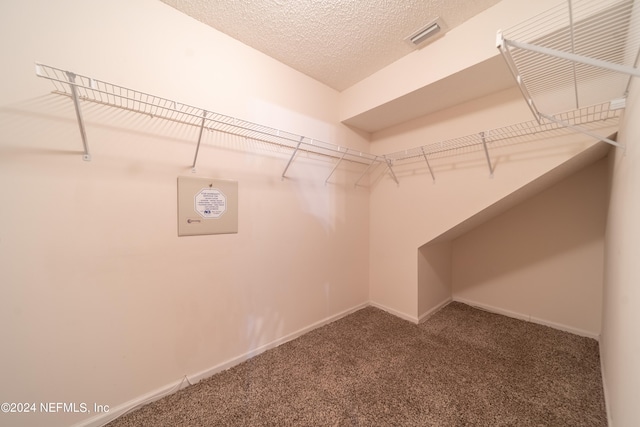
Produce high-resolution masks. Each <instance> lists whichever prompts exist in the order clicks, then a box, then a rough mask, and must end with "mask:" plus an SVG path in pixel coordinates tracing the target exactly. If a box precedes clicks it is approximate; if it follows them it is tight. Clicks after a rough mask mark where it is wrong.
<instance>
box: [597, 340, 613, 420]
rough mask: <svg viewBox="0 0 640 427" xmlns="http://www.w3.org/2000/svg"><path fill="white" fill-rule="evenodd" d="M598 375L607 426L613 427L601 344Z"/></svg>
mask: <svg viewBox="0 0 640 427" xmlns="http://www.w3.org/2000/svg"><path fill="white" fill-rule="evenodd" d="M600 376H601V377H602V391H603V393H604V408H605V411H607V426H608V427H613V419H612V418H611V404H610V402H611V401H610V400H609V388H608V387H607V379H606V375H605V371H604V359H603V357H602V346H600Z"/></svg>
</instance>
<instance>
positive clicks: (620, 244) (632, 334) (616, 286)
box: [600, 79, 640, 427]
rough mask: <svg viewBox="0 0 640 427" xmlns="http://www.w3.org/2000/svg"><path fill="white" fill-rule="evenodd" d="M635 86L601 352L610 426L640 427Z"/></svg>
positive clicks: (614, 212) (621, 158) (638, 91)
mask: <svg viewBox="0 0 640 427" xmlns="http://www.w3.org/2000/svg"><path fill="white" fill-rule="evenodd" d="M638 83H639V82H638V79H634V81H633V83H632V85H631V93H630V95H629V97H628V99H627V108H626V110H625V113H624V122H623V124H622V126H621V129H620V133H619V139H620V141H621V142H623V143H624V144H625V145H626V150H624V151H623V150H616V153H615V156H614V157H612V180H611V200H610V203H609V215H608V222H607V234H606V242H605V248H606V249H605V283H604V296H603V298H604V304H603V321H602V338H601V341H600V352H601V356H602V361H603V365H602V367H603V377H604V385H605V394H606V396H607V403H608V408H609V419H610V425H611V426H615V427H632V426H637V425H640V407H639V406H638V389H639V388H640V363H639V358H638V354H640V268H639V267H638V252H639V251H640V243H639V242H640V226H639V225H638V218H640V192H639V191H638V189H639V188H640V146H639V145H638V144H639V141H640V120H638V117H640V86H639V84H638Z"/></svg>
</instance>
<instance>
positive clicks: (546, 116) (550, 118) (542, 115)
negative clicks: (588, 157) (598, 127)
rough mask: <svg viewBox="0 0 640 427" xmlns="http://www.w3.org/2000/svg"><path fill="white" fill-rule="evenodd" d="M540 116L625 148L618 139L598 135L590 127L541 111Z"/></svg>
mask: <svg viewBox="0 0 640 427" xmlns="http://www.w3.org/2000/svg"><path fill="white" fill-rule="evenodd" d="M540 117H542V118H544V119H547V120H549V121H552V122H554V123H558V124H559V125H562V126H564V127H567V128H569V129H573V130H575V131H576V132H580V133H582V134H585V135H588V136H590V137H592V138H595V139H599V140H600V141H603V142H606V143H607V144H611V145H613V146H615V147H619V148H623V149H624V145H622V144H620V143H619V142H616V141H614V140H612V139H610V138H606V137H604V136H602V135H598V134H597V133H594V132H591V131H589V130H588V129H585V128H583V127H582V126H577V125H572V124H571V123H569V122H566V121H564V120H560V119H556V118H555V117H553V116H549V115H547V114H543V113H540Z"/></svg>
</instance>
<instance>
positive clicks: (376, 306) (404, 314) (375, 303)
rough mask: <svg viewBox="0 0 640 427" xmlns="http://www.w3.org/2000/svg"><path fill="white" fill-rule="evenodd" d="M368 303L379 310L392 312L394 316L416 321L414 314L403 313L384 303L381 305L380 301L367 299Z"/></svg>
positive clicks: (412, 321)
mask: <svg viewBox="0 0 640 427" xmlns="http://www.w3.org/2000/svg"><path fill="white" fill-rule="evenodd" d="M369 305H370V306H371V307H375V308H379V309H380V310H384V311H386V312H387V313H389V314H393V315H394V316H396V317H399V318H401V319H404V320H408V321H409V322H411V323H416V324H417V323H418V321H419V319H418V318H417V317H416V316H411V315H409V314H406V313H403V312H401V311H398V310H395V309H393V308H390V307H387V306H386V305H382V304H380V303H377V302H374V301H369Z"/></svg>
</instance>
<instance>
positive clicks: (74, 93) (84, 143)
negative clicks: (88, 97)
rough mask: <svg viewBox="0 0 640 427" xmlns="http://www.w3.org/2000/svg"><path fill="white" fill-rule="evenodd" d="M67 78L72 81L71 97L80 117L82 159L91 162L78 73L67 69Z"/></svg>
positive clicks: (77, 115) (70, 85)
mask: <svg viewBox="0 0 640 427" xmlns="http://www.w3.org/2000/svg"><path fill="white" fill-rule="evenodd" d="M67 78H68V79H69V82H70V83H69V87H70V88H71V99H73V106H74V107H75V110H76V118H77V119H78V127H79V128H80V137H81V138H82V146H83V147H84V154H83V155H82V160H84V161H85V162H89V161H91V154H90V153H89V144H88V143H87V133H86V131H85V129H84V120H83V119H82V110H81V109H80V99H79V98H78V89H77V88H76V75H75V74H74V73H72V72H70V71H67Z"/></svg>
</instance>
